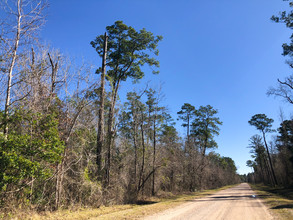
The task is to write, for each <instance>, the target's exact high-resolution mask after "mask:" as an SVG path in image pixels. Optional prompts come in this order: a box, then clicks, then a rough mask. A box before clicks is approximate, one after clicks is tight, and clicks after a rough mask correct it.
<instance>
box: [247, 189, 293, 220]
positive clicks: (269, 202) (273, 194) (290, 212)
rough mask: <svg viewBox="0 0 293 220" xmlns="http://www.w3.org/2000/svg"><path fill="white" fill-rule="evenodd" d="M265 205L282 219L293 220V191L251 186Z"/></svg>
mask: <svg viewBox="0 0 293 220" xmlns="http://www.w3.org/2000/svg"><path fill="white" fill-rule="evenodd" d="M251 187H252V189H253V190H255V191H256V192H257V194H258V196H259V197H260V198H262V199H263V201H264V203H265V205H266V206H267V207H269V208H270V210H271V211H272V212H273V213H274V214H275V215H277V216H278V217H279V218H280V219H288V220H291V219H293V189H292V188H289V189H288V188H273V187H269V186H264V185H251Z"/></svg>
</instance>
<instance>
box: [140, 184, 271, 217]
mask: <svg viewBox="0 0 293 220" xmlns="http://www.w3.org/2000/svg"><path fill="white" fill-rule="evenodd" d="M145 219H147V220H155V219H160V220H165V219H182V220H183V219H184V220H185V219H199V220H203V219H207V220H212V219H217V220H219V219H231V220H237V219H243V220H249V219H259V220H266V219H274V218H273V217H272V216H271V215H270V213H269V211H268V209H267V208H266V207H265V206H264V205H263V204H262V202H261V201H260V199H258V198H257V197H255V196H254V192H253V191H252V190H251V188H250V186H249V185H248V184H246V183H242V184H240V185H238V186H236V187H233V188H230V189H226V190H222V191H219V192H217V193H215V194H213V195H210V196H207V197H204V198H200V199H195V200H191V201H189V202H186V203H184V204H183V205H180V206H178V207H176V208H173V209H169V210H166V211H164V212H162V213H159V214H157V215H153V216H149V217H147V218H145Z"/></svg>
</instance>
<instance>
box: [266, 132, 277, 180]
mask: <svg viewBox="0 0 293 220" xmlns="http://www.w3.org/2000/svg"><path fill="white" fill-rule="evenodd" d="M263 139H264V142H265V145H266V150H267V153H268V157H269V162H270V167H271V170H272V174H273V178H274V184H276V185H278V181H277V178H276V175H275V171H274V167H273V164H272V161H271V156H270V152H269V148H268V145H267V141H266V136H265V133H264V132H263Z"/></svg>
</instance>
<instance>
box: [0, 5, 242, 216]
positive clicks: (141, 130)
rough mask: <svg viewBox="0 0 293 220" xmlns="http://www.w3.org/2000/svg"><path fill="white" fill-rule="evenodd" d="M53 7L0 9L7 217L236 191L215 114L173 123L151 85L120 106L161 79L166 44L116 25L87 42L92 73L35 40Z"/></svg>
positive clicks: (0, 200) (0, 116)
mask: <svg viewBox="0 0 293 220" xmlns="http://www.w3.org/2000/svg"><path fill="white" fill-rule="evenodd" d="M49 3H50V1H46V0H7V1H1V2H0V10H1V16H0V24H1V30H0V31H1V38H0V43H1V44H0V215H1V217H5V218H6V217H7V218H8V217H9V213H13V212H14V213H21V212H22V210H29V211H28V213H32V212H44V211H56V210H66V209H79V208H85V207H86V208H93V209H94V208H99V207H104V206H112V205H122V206H115V207H116V209H119V210H120V209H125V207H126V209H128V208H129V207H132V206H130V205H126V206H123V204H129V203H134V204H135V203H137V202H138V201H140V200H142V201H145V200H148V198H150V197H155V196H157V195H162V194H168V193H170V194H176V195H178V194H184V193H186V192H198V191H199V190H203V189H213V188H218V187H222V186H225V185H230V184H235V183H238V182H239V181H240V178H239V176H238V174H237V173H236V166H235V163H234V161H233V160H232V159H231V158H229V157H223V156H221V155H219V154H218V153H215V152H214V151H213V150H214V149H216V148H217V147H218V145H217V143H216V142H215V137H216V136H217V135H219V133H220V126H221V125H222V122H221V121H220V119H219V117H218V110H217V109H215V108H214V107H212V106H211V105H206V106H201V105H200V103H197V105H196V106H193V105H192V104H189V103H182V108H181V109H178V110H177V111H178V115H177V116H175V118H172V116H171V115H170V114H169V110H168V109H167V108H166V107H165V106H163V105H162V97H163V95H162V92H161V90H160V89H159V88H151V87H149V86H145V85H142V86H141V88H140V89H138V91H134V90H133V88H131V87H129V91H128V93H127V95H126V97H124V98H123V99H122V98H120V97H119V95H120V94H119V88H120V87H121V85H122V84H123V83H125V82H126V81H133V82H135V83H137V82H139V80H140V79H142V78H143V77H144V76H145V75H147V74H158V73H159V56H158V55H159V51H158V45H159V43H160V42H161V41H162V36H159V35H155V34H153V33H152V32H150V31H148V30H146V29H144V28H143V27H141V29H139V30H136V29H134V28H133V27H131V26H128V25H126V24H124V23H123V22H122V21H116V22H114V24H110V25H109V26H107V27H105V33H97V37H96V38H94V39H93V40H92V41H91V42H88V46H89V48H92V49H93V50H94V51H96V52H97V53H96V56H97V57H99V58H101V60H100V62H99V63H98V64H95V66H97V67H95V68H93V67H92V66H93V65H91V64H88V63H86V62H85V63H82V62H80V61H77V62H75V61H74V60H73V59H72V58H71V57H68V56H65V55H64V54H62V52H61V51H59V50H58V49H56V48H54V45H52V46H46V45H45V44H44V43H43V42H42V40H41V39H40V38H39V33H40V28H41V27H42V26H43V25H44V24H45V20H46V19H45V17H46V16H45V15H46V13H47V12H48V10H50V9H49V8H48V5H49ZM147 67H149V68H147ZM122 100H123V101H122ZM177 118H178V120H179V123H181V124H182V126H183V127H184V128H186V135H183V136H179V133H178V131H177V128H178V127H177V128H176V126H175V120H176V119H177ZM133 207H134V205H133ZM137 207H140V206H137ZM113 209H115V208H114V207H113ZM97 210H99V211H97V212H108V211H107V210H111V208H101V209H97ZM103 210H104V211H103ZM66 212H67V211H65V213H66ZM111 212H112V211H111Z"/></svg>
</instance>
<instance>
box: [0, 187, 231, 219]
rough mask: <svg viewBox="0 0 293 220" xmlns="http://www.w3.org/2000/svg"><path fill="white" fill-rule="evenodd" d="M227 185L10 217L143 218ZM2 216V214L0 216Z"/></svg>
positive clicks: (18, 214)
mask: <svg viewBox="0 0 293 220" xmlns="http://www.w3.org/2000/svg"><path fill="white" fill-rule="evenodd" d="M230 187H232V186H226V187H222V188H219V189H213V190H205V191H201V192H195V193H188V194H183V195H170V194H169V195H168V196H166V195H164V196H162V195H161V196H159V197H154V198H150V199H149V200H147V201H142V202H140V203H138V204H127V205H114V206H110V207H100V208H97V209H90V208H87V209H78V210H75V211H73V210H59V211H57V212H43V213H28V212H25V211H21V212H18V213H15V214H13V215H10V216H9V217H7V218H8V219H15V220H17V219H32V220H45V219H46V220H47V219H52V220H53V219H54V220H70V219H79V220H84V219H97V218H98V219H141V218H143V217H145V216H148V215H152V214H155V213H158V212H161V211H163V210H166V209H169V208H173V207H175V206H178V205H180V204H182V203H184V202H186V201H188V200H190V199H195V198H200V197H204V196H207V195H211V194H213V193H215V192H217V191H219V190H222V189H227V188H230ZM0 218H1V216H0Z"/></svg>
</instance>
